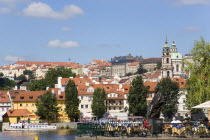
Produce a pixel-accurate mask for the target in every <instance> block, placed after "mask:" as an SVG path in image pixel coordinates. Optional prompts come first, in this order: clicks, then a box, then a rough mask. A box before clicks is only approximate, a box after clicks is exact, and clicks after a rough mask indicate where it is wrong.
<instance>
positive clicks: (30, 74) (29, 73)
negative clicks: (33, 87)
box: [23, 70, 35, 80]
mask: <svg viewBox="0 0 210 140" xmlns="http://www.w3.org/2000/svg"><path fill="white" fill-rule="evenodd" d="M23 74H24V75H28V77H29V80H31V79H35V76H34V73H33V71H31V70H24V71H23Z"/></svg>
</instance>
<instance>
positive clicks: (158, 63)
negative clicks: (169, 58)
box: [155, 62, 162, 70]
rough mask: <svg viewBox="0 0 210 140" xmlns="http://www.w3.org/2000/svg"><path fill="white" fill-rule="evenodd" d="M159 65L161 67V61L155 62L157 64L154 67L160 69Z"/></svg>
mask: <svg viewBox="0 0 210 140" xmlns="http://www.w3.org/2000/svg"><path fill="white" fill-rule="evenodd" d="M161 67H162V62H157V66H156V68H155V69H158V70H160V69H161Z"/></svg>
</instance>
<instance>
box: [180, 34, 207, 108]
mask: <svg viewBox="0 0 210 140" xmlns="http://www.w3.org/2000/svg"><path fill="white" fill-rule="evenodd" d="M190 58H191V59H192V61H189V60H188V59H186V60H185V61H184V64H185V66H186V67H185V70H187V71H188V72H189V73H190V78H189V79H188V80H187V92H188V94H187V98H186V99H187V100H186V103H187V106H188V107H189V108H191V107H193V106H195V105H198V104H201V103H203V102H205V101H208V100H210V43H207V42H205V40H204V38H203V37H201V41H195V43H194V48H193V49H192V50H191V56H190Z"/></svg>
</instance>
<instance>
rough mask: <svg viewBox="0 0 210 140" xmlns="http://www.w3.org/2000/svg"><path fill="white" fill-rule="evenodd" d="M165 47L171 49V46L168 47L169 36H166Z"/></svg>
mask: <svg viewBox="0 0 210 140" xmlns="http://www.w3.org/2000/svg"><path fill="white" fill-rule="evenodd" d="M164 47H169V46H168V39H167V36H166V41H165V45H164Z"/></svg>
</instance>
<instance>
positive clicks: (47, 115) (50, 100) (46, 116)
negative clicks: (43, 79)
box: [35, 91, 59, 122]
mask: <svg viewBox="0 0 210 140" xmlns="http://www.w3.org/2000/svg"><path fill="white" fill-rule="evenodd" d="M36 107H37V111H36V112H35V113H36V115H38V116H40V119H41V120H46V121H47V122H52V121H55V120H58V112H59V107H58V104H57V101H56V96H55V94H53V93H51V92H49V91H48V92H46V93H45V94H43V95H41V97H40V100H37V101H36Z"/></svg>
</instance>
